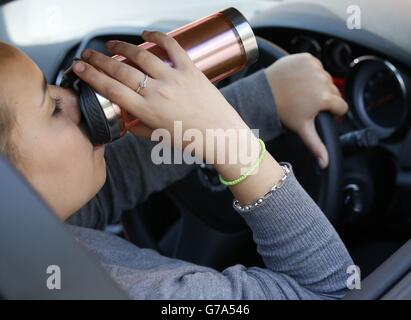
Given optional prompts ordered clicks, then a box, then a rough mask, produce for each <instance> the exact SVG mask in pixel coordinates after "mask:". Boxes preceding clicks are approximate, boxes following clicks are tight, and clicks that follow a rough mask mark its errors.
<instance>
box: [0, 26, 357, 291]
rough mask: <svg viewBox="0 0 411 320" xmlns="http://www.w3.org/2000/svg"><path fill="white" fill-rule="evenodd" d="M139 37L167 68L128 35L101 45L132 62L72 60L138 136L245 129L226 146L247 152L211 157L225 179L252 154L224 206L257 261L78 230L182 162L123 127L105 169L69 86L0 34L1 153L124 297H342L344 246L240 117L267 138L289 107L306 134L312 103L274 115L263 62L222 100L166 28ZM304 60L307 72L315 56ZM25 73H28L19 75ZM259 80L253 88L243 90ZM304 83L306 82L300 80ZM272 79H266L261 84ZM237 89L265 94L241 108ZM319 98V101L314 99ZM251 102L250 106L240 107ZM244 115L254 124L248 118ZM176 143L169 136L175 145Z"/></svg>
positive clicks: (340, 106)
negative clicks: (242, 139)
mask: <svg viewBox="0 0 411 320" xmlns="http://www.w3.org/2000/svg"><path fill="white" fill-rule="evenodd" d="M143 37H144V40H146V41H150V42H154V43H157V44H158V45H160V46H161V47H163V48H164V49H165V50H166V51H167V53H168V55H169V57H170V59H171V60H172V61H173V64H174V68H172V67H170V66H168V65H166V64H164V63H163V62H161V61H160V60H159V59H157V58H156V57H155V56H153V55H151V54H150V53H149V52H147V51H144V50H142V49H139V48H138V47H136V46H132V45H129V44H126V43H123V42H109V43H108V44H107V46H108V49H109V50H110V51H111V52H112V53H114V54H121V55H123V56H126V57H128V58H129V59H131V60H132V61H133V62H134V63H135V64H136V65H138V66H139V67H140V68H141V70H142V71H139V70H137V69H135V68H132V67H129V66H126V65H124V64H120V63H118V62H116V61H114V60H113V59H110V58H107V57H104V56H103V55H100V54H98V53H96V52H92V51H86V52H84V54H83V60H84V61H80V62H76V63H75V65H74V71H75V72H76V74H77V75H78V76H79V77H80V78H81V79H83V80H84V81H86V82H88V83H89V84H90V85H91V86H93V87H94V88H95V89H96V90H97V91H98V92H100V93H101V94H102V95H104V96H106V97H107V98H109V99H110V100H112V101H114V102H116V103H118V104H119V105H121V106H122V107H123V108H125V109H126V110H127V111H128V112H130V113H131V114H133V115H134V116H136V117H138V118H140V119H141V120H142V121H143V123H144V126H140V127H139V128H138V129H136V130H135V132H134V133H135V134H136V135H138V136H147V135H148V134H150V132H151V131H152V130H154V129H157V128H165V129H167V130H168V131H169V132H173V129H174V122H175V121H176V120H179V121H182V123H183V128H184V129H187V128H195V129H197V130H199V131H200V132H203V133H204V132H205V131H206V130H207V129H210V128H214V129H232V128H235V129H242V130H244V131H245V132H247V134H248V137H249V138H250V139H251V141H253V142H254V143H253V144H250V145H249V146H242V147H241V148H238V151H237V155H243V154H251V155H252V157H251V158H250V159H249V163H247V164H244V163H241V164H240V163H235V164H215V168H216V169H217V171H218V172H219V173H220V175H221V177H222V179H223V180H224V181H226V182H233V181H234V180H235V179H236V178H238V177H239V176H241V174H242V169H244V165H245V166H246V167H253V166H254V165H255V164H258V170H255V171H253V172H250V175H247V176H246V177H243V179H242V181H241V182H237V183H233V185H232V186H230V189H231V191H232V193H233V195H234V197H235V198H236V199H237V200H238V203H237V205H236V206H235V208H236V210H237V211H238V213H239V214H240V215H241V216H242V217H243V218H244V219H245V221H246V222H247V224H248V225H249V226H250V228H251V229H252V231H253V234H254V240H255V242H256V244H257V246H258V252H259V253H260V255H261V256H262V258H263V260H264V262H265V265H266V268H257V267H252V268H245V267H244V266H241V265H237V266H233V267H230V268H228V269H226V270H224V271H223V272H222V273H219V272H217V271H215V270H212V269H209V268H206V267H201V266H196V265H193V264H190V263H186V262H183V261H178V260H173V259H169V258H166V257H162V256H160V255H159V254H157V253H156V252H154V251H151V250H143V249H139V248H137V247H135V246H133V245H132V244H130V243H128V242H126V241H124V240H122V239H120V238H117V237H115V236H113V235H109V234H106V233H104V232H101V231H97V230H92V229H89V228H95V229H99V228H100V229H101V228H104V226H105V225H106V224H107V223H113V222H116V221H118V220H119V219H120V216H121V213H122V212H124V211H125V210H127V209H130V208H133V207H135V206H136V205H137V203H139V202H140V201H143V200H144V198H145V197H147V196H148V195H149V194H150V193H152V192H154V191H156V190H160V189H162V188H164V187H166V186H167V185H168V184H170V183H172V182H174V181H176V180H178V179H180V178H182V177H183V176H184V175H185V174H186V173H188V172H189V171H190V170H191V167H190V166H188V165H173V166H166V165H163V166H156V165H154V164H153V163H152V161H151V158H150V148H151V147H152V144H151V142H149V141H147V140H141V139H137V138H135V137H134V136H133V135H131V134H130V135H127V136H126V137H124V138H122V139H121V140H119V141H117V142H116V143H113V144H111V145H109V146H107V147H106V150H105V151H106V161H107V168H106V161H105V158H104V147H96V148H93V147H92V145H91V144H90V142H89V141H88V139H87V137H86V135H85V134H84V131H83V129H82V126H81V124H80V115H79V110H78V103H77V98H76V96H75V95H74V94H73V93H71V92H68V91H67V90H63V89H61V88H57V87H51V86H47V83H46V82H45V81H44V78H43V75H42V73H41V71H40V70H39V69H38V67H37V66H36V65H35V64H34V63H33V62H32V61H31V60H30V59H28V58H27V57H26V56H24V55H23V54H22V53H21V52H20V51H18V50H16V49H14V48H11V47H10V46H7V45H4V44H3V45H1V47H0V70H1V72H0V77H1V80H2V84H3V85H2V88H1V93H0V94H1V95H0V97H1V98H0V102H1V106H0V139H1V140H0V151H1V152H2V153H4V154H6V155H7V156H8V157H9V158H10V159H12V161H13V162H14V164H15V165H16V167H17V168H18V169H19V170H20V171H21V172H22V173H23V175H25V177H26V178H27V179H28V180H29V182H30V183H31V184H32V185H33V186H34V187H35V188H36V189H37V191H38V192H39V194H40V195H42V197H43V198H44V200H45V201H46V202H47V203H48V204H49V205H50V207H51V208H52V209H53V210H54V211H55V213H56V214H57V215H58V216H59V217H60V218H61V219H62V220H67V219H68V218H69V217H70V216H72V218H71V220H70V221H71V223H73V224H77V225H81V226H82V227H79V226H74V225H73V226H67V227H68V229H69V230H70V231H71V232H72V233H73V235H74V236H75V237H76V239H77V240H78V241H79V242H80V243H81V244H83V245H84V246H85V247H87V248H88V249H89V250H90V251H91V252H92V253H94V254H95V255H96V256H97V258H98V259H99V260H100V261H101V264H102V266H103V267H104V268H105V269H106V270H107V271H108V272H109V274H110V275H111V276H112V277H113V278H114V279H115V280H116V281H117V282H118V283H119V284H120V285H121V286H122V287H123V288H124V289H125V290H126V292H127V293H128V294H129V296H130V297H131V298H136V299H143V298H151V299H167V298H172V299H175V298H187V299H298V298H301V299H302V298H305V299H327V298H341V297H343V296H344V294H345V292H346V278H347V275H346V269H347V267H348V266H349V265H351V264H352V261H351V258H350V256H349V254H348V252H347V250H346V249H345V247H344V245H343V243H342V242H341V240H340V239H339V237H338V235H337V233H336V232H335V230H334V229H333V227H332V226H331V225H330V224H329V222H328V221H327V219H326V218H325V216H324V215H323V213H322V212H321V210H320V209H319V208H318V207H317V206H316V205H315V203H314V202H313V201H312V200H311V198H310V197H309V196H308V195H307V194H306V193H305V191H304V190H303V189H302V187H301V186H300V185H299V184H298V182H297V181H296V179H295V177H294V176H293V174H292V172H289V171H288V170H287V167H283V166H281V165H280V164H278V163H277V162H276V161H275V159H274V158H273V157H272V156H271V155H270V154H267V153H264V149H263V145H261V144H260V143H259V142H258V140H257V138H256V137H255V136H254V135H253V134H252V133H251V131H250V127H249V125H251V124H252V125H255V126H256V127H258V128H259V129H260V130H261V131H260V132H261V137H262V138H263V139H268V138H272V137H273V136H274V135H275V134H276V131H277V130H278V126H276V125H275V121H276V119H277V121H278V118H280V119H281V120H282V121H283V123H284V124H286V123H289V124H290V127H292V124H293V120H290V119H292V118H295V117H296V118H298V121H300V126H297V127H296V128H294V129H295V130H297V131H298V130H300V132H310V134H311V137H310V138H308V141H313V140H312V137H313V136H314V137H315V133H313V131H309V130H310V129H309V128H310V126H312V125H311V123H312V121H311V120H312V119H313V118H314V116H315V114H316V112H318V111H319V110H316V111H313V110H314V109H310V108H307V109H308V110H307V109H304V110H303V111H299V112H294V113H292V114H291V115H294V117H293V116H291V115H290V114H288V115H287V116H285V115H286V114H287V112H286V113H281V114H283V116H281V114H280V110H284V109H283V108H282V107H284V104H283V103H282V107H281V108H280V106H279V105H278V107H277V110H278V112H279V117H275V110H274V107H273V100H272V96H271V92H270V87H269V85H268V83H267V80H266V78H265V75H264V72H260V73H259V74H257V75H256V76H254V78H250V79H246V80H245V81H243V82H242V84H240V85H238V86H237V87H235V86H234V87H231V88H228V89H227V90H226V93H225V94H226V96H228V99H229V100H230V96H231V100H232V102H233V105H235V103H236V102H238V105H237V106H236V108H237V110H235V109H233V107H232V106H231V105H230V104H229V103H228V101H227V100H226V99H224V96H223V95H222V94H221V93H220V92H219V91H218V90H217V89H216V88H215V87H214V86H212V85H211V84H210V82H209V81H208V80H207V79H206V78H205V76H204V75H203V74H202V73H201V72H200V71H199V70H198V69H196V68H195V66H194V65H193V63H192V62H191V61H190V59H189V58H188V56H187V55H186V53H185V52H184V50H183V49H182V48H181V47H180V46H179V45H178V44H177V43H176V42H175V41H174V40H173V39H171V38H169V37H168V36H166V35H164V34H162V33H158V32H154V33H151V32H145V33H144V35H143ZM313 64H314V63H313ZM313 64H312V65H313ZM316 65H317V66H316V68H318V69H316V70H318V71H319V70H320V69H319V68H320V67H319V66H318V62H316ZM277 66H278V65H277ZM280 66H281V64H280ZM96 68H98V69H100V70H103V71H104V72H105V74H103V73H101V72H99V71H97V69H96ZM310 71H313V70H310ZM143 72H144V73H146V74H148V75H149V80H148V83H147V87H146V88H144V89H143V90H141V91H139V93H137V92H136V88H137V87H138V84H139V83H140V81H141V80H142V79H143V78H144V73H143ZM290 73H291V74H292V72H290ZM320 74H321V76H322V80H321V81H322V82H320V83H323V84H324V85H323V86H322V89H324V90H323V91H324V92H326V93H327V94H328V95H327V96H326V97H327V99H325V98H324V97H325V96H324V95H321V97H320V101H322V102H324V101H326V104H328V107H327V108H329V109H331V110H332V111H334V112H336V113H340V114H341V113H344V112H345V110H346V105H345V104H344V103H343V102H342V99H341V98H340V97H339V96H338V95H337V94H336V89H335V87H333V86H331V85H330V84H329V82H330V81H329V79H328V77H327V76H325V74H324V73H320ZM28 75H29V76H30V79H32V81H27V78H28ZM267 75H268V74H267ZM267 78H268V79H270V76H268V77H267ZM294 79H295V78H294ZM286 80H287V77H285V80H284V81H283V82H284V83H287V81H286ZM289 81H290V80H289ZM277 82H280V81H277ZM325 84H326V85H325ZM260 85H261V86H262V88H260V89H261V90H262V91H258V92H254V94H253V90H257V87H259V86H260ZM241 86H243V87H241ZM270 86H271V82H270ZM306 86H307V87H308V88H307V92H308V93H310V92H311V91H312V90H311V89H312V88H311V87H310V86H309V85H306ZM273 87H275V85H273V86H271V89H273ZM244 88H248V89H249V90H250V91H249V92H248V95H249V96H250V98H254V99H255V100H256V101H255V102H256V103H257V104H258V103H261V104H264V103H265V106H264V107H262V108H261V109H259V110H258V111H259V112H257V113H258V114H257V115H255V114H254V112H250V111H249V110H248V111H244V108H242V107H241V103H240V102H239V101H240V100H239V99H238V98H239V95H238V90H240V89H244ZM277 88H278V87H277ZM263 89H265V90H263ZM230 90H231V91H230ZM137 91H138V90H137ZM240 91H241V90H240ZM273 91H274V90H273ZM22 92H24V95H22V94H21V93H22ZM187 92H189V93H190V94H189V95H187ZM274 92H276V93H275V95H276V97H278V98H279V100H280V101H282V100H284V98H283V97H282V95H283V94H284V91H282V90H275V91H274ZM243 95H244V94H243ZM205 97H206V98H205ZM305 98H306V97H305ZM259 99H261V101H259ZM236 100H237V101H236ZM264 101H265V102H264ZM267 101H268V102H267ZM270 102H271V104H270ZM277 102H278V101H277ZM267 103H268V104H269V105H268V106H267ZM305 103H306V102H305ZM321 107H324V108H326V107H325V106H324V103H323V104H321ZM251 113H252V114H253V115H252V116H249V115H250V114H251ZM240 114H241V115H242V116H243V117H244V118H247V116H249V119H247V122H248V124H246V122H245V121H244V120H243V119H242V118H241V116H240ZM297 115H304V116H298V117H297ZM269 116H270V118H269ZM260 117H261V119H260ZM267 118H269V119H272V120H267ZM287 119H288V120H287ZM255 121H257V122H259V123H253V122H255ZM272 121H273V122H274V123H273V122H272ZM287 121H288V122H287ZM301 127H304V129H301ZM307 128H308V129H307ZM305 138H306V139H307V137H305ZM310 139H311V140H310ZM314 140H315V138H314ZM180 142H181V141H174V143H175V144H177V143H180ZM182 146H183V147H184V143H183V145H182ZM211 149H212V146H211V144H209V143H208V142H207V141H205V145H204V148H203V149H201V150H197V151H198V152H197V154H196V156H198V157H202V158H203V159H204V160H207V161H214V160H215V159H214V156H211V154H213V152H211V151H216V152H221V150H211ZM224 152H226V151H224ZM214 154H215V153H214ZM261 155H263V156H264V157H261ZM323 164H325V163H323ZM251 173H252V174H251ZM273 186H278V189H277V190H275V191H274V192H273V193H272V194H271V195H270V196H269V197H267V198H266V199H265V200H264V201H262V202H258V205H256V206H253V207H252V208H251V209H250V210H244V206H245V205H248V204H253V203H255V201H256V200H257V199H259V198H260V197H262V196H263V195H265V194H266V193H267V192H268V191H269V190H270V189H272V188H273ZM85 227H89V228H85ZM63 290H64V288H63Z"/></svg>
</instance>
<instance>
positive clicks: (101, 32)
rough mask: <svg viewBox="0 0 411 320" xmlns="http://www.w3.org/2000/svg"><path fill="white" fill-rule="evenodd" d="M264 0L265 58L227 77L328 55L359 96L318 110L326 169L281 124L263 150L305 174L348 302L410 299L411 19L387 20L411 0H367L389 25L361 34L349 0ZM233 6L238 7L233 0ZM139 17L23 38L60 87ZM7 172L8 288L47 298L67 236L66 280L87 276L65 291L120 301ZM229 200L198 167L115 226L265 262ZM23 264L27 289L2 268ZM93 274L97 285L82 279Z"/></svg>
mask: <svg viewBox="0 0 411 320" xmlns="http://www.w3.org/2000/svg"><path fill="white" fill-rule="evenodd" d="M17 2H19V1H17ZM23 2H24V1H23ZM249 2H251V1H249ZM257 2H259V1H257ZM261 2H265V4H264V5H266V3H267V2H270V5H271V6H270V7H269V8H268V9H265V7H264V10H259V11H257V13H256V14H255V15H253V16H252V18H250V19H249V21H250V24H251V25H252V27H253V30H254V32H255V35H256V36H257V43H258V47H259V51H260V58H259V60H258V62H257V63H255V64H253V65H251V66H249V67H247V68H246V69H244V70H242V71H241V72H239V73H237V74H235V75H234V76H232V77H230V78H228V79H225V80H223V81H221V82H220V83H218V86H219V87H220V88H222V87H224V86H226V85H228V84H230V83H233V82H235V81H238V80H239V79H241V78H243V77H246V76H248V75H250V74H252V73H254V72H256V71H258V70H261V69H262V68H265V67H268V66H269V65H271V64H272V63H274V62H275V61H276V60H278V59H280V58H282V57H283V56H285V55H288V54H294V53H301V52H308V53H310V54H312V55H314V56H315V57H317V58H318V59H320V60H321V62H322V63H323V65H324V67H325V69H326V70H327V71H328V72H329V73H330V74H331V76H332V78H333V81H334V83H335V84H336V86H337V87H338V89H339V90H340V91H341V93H342V95H343V97H344V98H345V99H346V101H347V102H348V104H349V112H348V113H347V114H346V115H345V116H343V117H338V118H334V117H332V116H331V115H329V114H327V113H322V114H320V115H319V116H318V118H317V120H316V126H317V129H318V131H319V133H320V136H321V138H322V139H323V141H324V143H325V145H326V147H327V150H328V152H329V155H330V165H329V167H328V169H326V170H321V169H320V168H319V166H318V164H317V162H316V160H315V159H314V157H313V156H312V155H311V153H310V152H309V151H308V149H307V148H306V147H305V146H304V144H303V143H302V141H301V140H300V139H299V138H298V137H297V135H295V134H294V133H292V132H290V131H288V130H287V129H285V128H284V129H283V131H282V134H281V136H280V137H278V138H276V139H275V140H273V141H269V142H268V144H267V149H268V150H269V151H270V153H271V154H273V155H275V157H276V158H277V160H279V161H287V162H290V163H292V164H293V167H294V170H295V174H296V176H297V178H298V180H299V181H300V183H301V184H302V185H303V187H304V188H305V190H306V191H307V192H308V193H309V195H310V196H311V197H312V198H313V199H314V200H315V201H316V203H317V204H318V205H319V207H320V208H321V209H322V210H323V211H324V213H325V214H326V215H327V217H328V219H329V220H330V222H331V223H332V224H333V225H334V227H335V228H336V230H337V231H338V233H339V235H340V237H341V238H342V240H343V242H344V243H345V245H346V246H347V248H348V250H349V252H350V254H351V256H352V258H353V260H354V262H355V264H356V265H358V266H359V267H360V269H361V278H362V288H361V290H352V291H351V292H350V293H349V294H348V295H347V297H346V299H410V298H411V242H409V240H410V237H411V202H410V201H409V198H408V197H409V196H410V195H411V132H410V128H411V42H410V40H409V39H407V36H408V33H407V31H406V30H408V29H410V30H411V24H410V22H409V19H406V18H405V17H404V19H399V20H395V23H396V24H395V25H394V23H393V24H392V25H391V28H390V23H389V21H390V19H391V18H393V17H394V18H395V17H399V16H404V15H406V14H405V13H406V12H409V9H410V8H411V5H410V4H409V2H408V1H407V0H395V1H393V2H392V5H390V9H389V10H386V11H384V5H385V2H384V1H380V0H377V1H372V0H368V1H367V0H363V1H357V2H358V3H359V6H360V7H361V9H362V14H363V15H364V16H366V15H367V14H372V15H373V17H374V19H375V20H378V21H381V19H386V20H385V21H384V23H385V25H386V28H385V29H384V30H381V29H380V28H379V27H375V28H374V26H375V25H378V24H377V23H376V24H375V25H374V24H373V23H371V22H374V21H364V28H360V29H356V30H351V29H349V28H348V27H347V24H346V17H347V16H348V15H347V12H346V10H343V11H341V10H337V9H338V8H340V9H341V8H346V7H347V6H348V5H347V4H348V3H349V1H335V2H338V3H339V4H338V5H333V4H331V3H330V1H314V0H312V1H287V0H284V1H261ZM233 3H235V1H231V2H230V5H233V6H235V5H234V4H233ZM14 5H15V3H14V1H13V2H11V3H7V4H3V5H2V6H1V7H0V40H2V41H7V42H11V43H13V39H12V38H11V37H10V34H9V33H8V31H7V30H8V29H7V19H6V17H7V10H9V11H10V10H11V9H7V7H8V6H14ZM38 5H39V6H41V3H39V4H38ZM251 6H253V5H252V4H251ZM336 8H337V9H336ZM210 10H211V9H210ZM367 10H368V11H367ZM212 12H213V10H211V11H209V12H205V14H207V13H208V14H209V13H212ZM338 12H342V14H338ZM367 12H369V13H367ZM205 14H204V15H205ZM384 14H386V15H388V17H387V16H384ZM377 18H378V19H377ZM394 18H393V19H394ZM364 20H366V19H365V18H364ZM184 22H188V21H186V20H184V19H182V18H181V17H178V18H175V17H170V19H168V20H161V21H160V22H158V23H154V24H150V25H149V28H151V29H157V30H160V31H169V30H171V29H173V28H175V27H176V26H179V25H182V24H183V23H184ZM138 24H139V21H137V22H133V23H130V24H129V25H127V22H125V23H123V24H121V25H120V24H118V25H109V26H105V27H101V28H97V29H95V30H91V31H90V32H87V33H86V34H85V35H83V36H81V37H77V38H75V39H68V40H64V41H61V42H56V43H54V42H52V43H47V44H39V45H36V44H32V45H27V44H22V45H20V46H19V45H18V44H16V45H17V46H19V47H21V48H22V49H23V50H24V51H25V52H26V53H28V54H29V55H30V56H31V57H32V58H33V60H35V61H36V62H37V63H38V64H39V65H40V66H41V68H42V69H43V71H44V73H45V74H46V76H47V77H48V79H49V81H50V82H52V83H55V84H57V85H59V84H60V83H61V80H62V77H63V73H64V71H65V70H66V69H67V68H68V67H69V66H70V65H71V63H72V61H73V59H74V58H76V57H79V56H80V53H81V52H82V51H83V50H84V49H86V48H92V49H94V50H98V51H100V52H103V53H105V54H108V52H107V51H106V49H105V46H104V43H105V42H106V41H108V40H111V39H118V40H123V41H127V42H130V43H134V44H140V43H142V42H143V40H142V39H141V36H140V35H141V33H142V31H143V30H144V29H145V28H146V26H143V25H141V26H139V25H138ZM398 30H402V31H401V32H397V31H398ZM295 94H298V92H296V93H295ZM0 175H1V179H0V213H1V214H0V230H1V233H0V234H1V236H0V237H1V239H2V240H1V241H0V248H1V250H0V251H1V252H2V255H3V252H4V257H6V258H7V259H0V279H2V280H1V283H0V295H1V297H4V298H13V297H20V296H24V297H36V298H37V297H45V298H47V292H42V290H41V289H40V288H39V283H38V282H36V280H35V279H36V278H35V274H36V270H37V271H38V270H39V268H41V267H42V264H41V263H42V262H39V261H40V260H41V259H45V260H46V259H47V256H49V255H55V256H57V257H58V255H59V252H58V250H56V245H55V244H56V243H58V244H59V245H61V247H62V248H67V250H64V251H65V252H66V253H67V255H66V256H64V257H63V256H62V257H59V258H58V259H59V261H61V264H67V265H68V266H70V268H71V270H72V273H73V275H70V277H71V276H73V279H74V274H75V273H76V270H78V268H83V274H84V275H85V276H84V279H83V280H81V281H80V280H78V279H77V280H75V281H74V280H73V281H71V283H72V288H70V289H72V290H71V296H69V297H74V296H77V297H78V296H80V297H98V298H116V299H121V298H124V295H123V293H122V292H120V290H119V289H118V288H117V287H116V285H114V284H113V283H112V282H111V281H110V280H109V279H108V277H106V275H105V274H104V272H102V270H101V269H100V268H99V267H98V266H97V263H96V262H95V261H94V260H93V258H92V257H90V256H89V255H88V254H87V253H86V252H85V251H84V250H83V249H82V248H80V247H79V246H78V245H76V244H75V243H74V241H73V240H72V239H71V238H70V236H69V235H68V234H67V233H66V232H65V230H64V229H63V228H62V227H59V223H58V221H57V220H56V219H54V218H53V214H52V213H51V212H49V209H48V208H47V207H46V206H45V205H43V204H42V203H41V201H40V199H38V197H36V195H35V193H33V191H32V190H31V189H30V188H29V187H28V186H27V185H26V184H25V183H24V179H22V178H21V177H20V176H19V175H18V174H17V172H16V171H15V170H14V169H13V168H12V167H11V165H10V164H8V163H7V162H6V161H5V160H4V161H3V160H2V162H1V168H0ZM11 185H12V187H10V186H11ZM6 199H7V200H6ZM17 199H19V200H17ZM23 199H24V200H23ZM232 202H233V196H232V194H231V193H230V191H229V190H228V188H227V187H225V186H223V185H221V183H220V181H219V178H218V174H217V172H216V171H215V170H214V169H213V167H212V166H209V165H197V166H196V167H195V168H194V170H193V171H192V172H191V173H190V174H189V175H188V176H187V177H185V178H184V179H182V180H180V181H178V182H177V183H175V184H173V185H171V186H169V187H168V188H167V189H165V190H162V191H161V192H158V193H155V194H152V195H151V196H150V197H149V198H148V199H147V201H146V202H145V203H143V204H141V205H139V206H138V207H136V208H134V209H133V210H131V211H129V212H127V213H125V214H124V217H123V220H122V223H121V224H120V225H118V226H110V227H109V228H108V229H107V230H106V231H107V232H114V233H116V234H118V235H119V236H121V237H124V238H126V239H127V240H129V241H130V242H132V243H134V244H136V245H137V246H139V247H142V248H151V249H155V250H157V251H158V252H160V253H161V254H163V255H166V256H169V257H173V258H177V259H182V260H186V261H189V262H193V263H196V264H199V265H204V266H208V267H212V268H214V269H216V270H224V269H225V268H227V267H229V266H232V265H234V264H243V265H245V266H264V264H263V261H262V260H261V258H260V256H259V255H258V253H257V251H256V247H255V245H254V242H253V240H252V234H251V231H250V229H249V228H248V227H247V225H246V224H245V223H244V222H243V220H242V219H241V217H239V215H238V214H237V213H236V212H235V211H234V209H233V206H232ZM199 204H201V205H199ZM24 207H31V208H37V209H36V210H30V211H31V212H32V214H30V215H29V217H28V218H26V217H25V218H24V220H25V221H26V223H25V227H24V228H21V227H19V226H18V214H17V213H18V212H22V211H24ZM20 216H21V214H20ZM22 220H23V218H22ZM23 229H24V230H23ZM50 232H53V234H54V235H53V236H55V237H56V241H55V243H54V244H53V245H51V243H50V242H49V241H47V239H46V238H44V237H41V234H44V233H50ZM17 235H18V236H17ZM27 241H30V242H31V243H32V246H31V247H30V249H28V248H25V246H23V245H22V243H23V242H26V243H27ZM6 244H7V245H6ZM41 248H42V249H41ZM35 250H39V251H41V255H40V259H39V258H38V257H39V256H38V255H35V254H33V253H34V252H36V251H35ZM28 251H30V252H31V254H28V253H27V252H28ZM71 256H72V257H76V259H75V261H76V263H72V261H73V259H68V257H71ZM22 257H25V258H24V259H23V258H22ZM27 264H29V265H30V266H31V265H32V266H33V271H30V272H27V273H26V274H27V279H31V280H30V281H29V280H27V282H26V284H25V285H24V286H23V285H21V286H22V287H21V288H20V287H19V285H18V284H16V283H14V282H11V281H8V280H7V281H3V279H6V278H8V279H10V277H8V276H7V277H6V275H7V274H10V269H11V268H10V265H13V266H14V271H15V272H16V273H17V272H19V271H21V268H22V265H27ZM31 273H32V275H33V276H30V274H31ZM86 275H89V276H86ZM88 283H94V284H98V287H96V286H94V289H93V290H89V289H85V288H87V287H88V286H87V284H88Z"/></svg>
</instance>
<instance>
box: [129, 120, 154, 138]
mask: <svg viewBox="0 0 411 320" xmlns="http://www.w3.org/2000/svg"><path fill="white" fill-rule="evenodd" d="M129 131H131V132H132V133H133V134H134V135H136V136H137V137H142V138H147V139H148V138H150V137H151V135H152V133H153V129H151V128H149V127H147V126H146V125H144V124H142V123H140V124H138V125H137V126H135V127H132V128H130V129H129Z"/></svg>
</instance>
